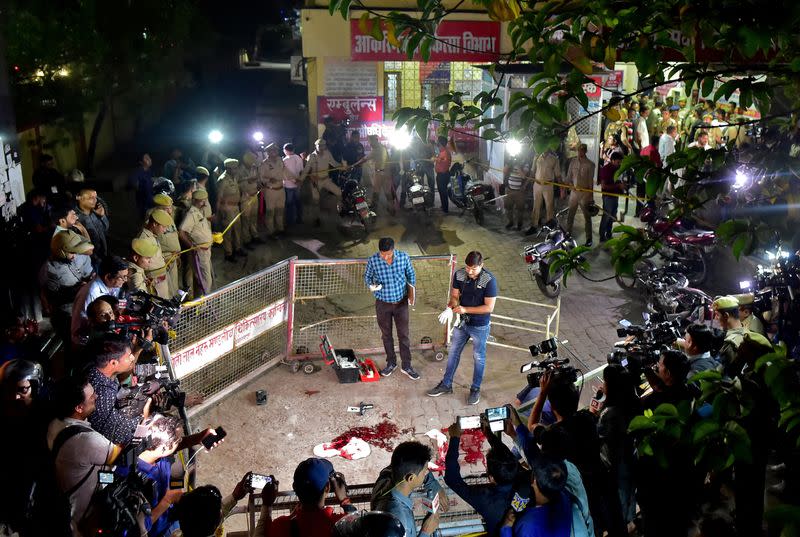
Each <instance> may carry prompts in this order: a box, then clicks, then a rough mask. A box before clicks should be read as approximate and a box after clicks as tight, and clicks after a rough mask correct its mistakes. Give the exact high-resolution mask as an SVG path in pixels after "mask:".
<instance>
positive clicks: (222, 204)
mask: <svg viewBox="0 0 800 537" xmlns="http://www.w3.org/2000/svg"><path fill="white" fill-rule="evenodd" d="M241 201H242V192H241V190H239V181H238V180H237V179H236V176H235V174H234V173H233V172H231V171H230V170H226V171H225V172H223V174H222V175H220V176H219V179H217V212H218V213H219V216H220V225H221V226H222V229H223V230H224V229H226V228H227V227H228V226H229V225H230V223H231V222H233V219H234V218H236V215H237V214H239V203H240V202H241ZM222 246H223V248H224V249H225V255H226V256H230V255H233V252H236V251H238V250H240V249H241V248H242V225H241V222H240V221H239V219H237V220H236V222H235V223H234V224H233V225H232V226H231V228H230V229H229V230H228V232H227V233H226V234H225V238H224V240H223V241H222Z"/></svg>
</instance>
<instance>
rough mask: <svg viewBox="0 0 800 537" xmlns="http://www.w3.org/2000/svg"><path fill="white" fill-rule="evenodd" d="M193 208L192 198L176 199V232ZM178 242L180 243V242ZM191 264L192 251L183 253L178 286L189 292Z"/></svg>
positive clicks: (174, 217)
mask: <svg viewBox="0 0 800 537" xmlns="http://www.w3.org/2000/svg"><path fill="white" fill-rule="evenodd" d="M191 208H192V200H191V198H189V199H186V198H182V199H177V200H175V210H174V211H173V214H172V219H173V220H174V221H175V226H176V232H177V230H178V229H180V227H181V222H183V219H184V218H186V215H187V214H188V213H189V209H191ZM178 244H180V242H179V243H178ZM189 265H191V253H186V254H181V260H180V266H179V267H178V268H179V270H180V272H179V274H178V288H179V289H183V290H184V291H187V292H189V291H190V290H191V289H192V269H191V268H190V267H189Z"/></svg>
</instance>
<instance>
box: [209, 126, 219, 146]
mask: <svg viewBox="0 0 800 537" xmlns="http://www.w3.org/2000/svg"><path fill="white" fill-rule="evenodd" d="M208 141H209V142H211V143H212V144H218V143H220V142H221V141H222V132H220V131H219V130H217V129H214V130H213V131H211V132H209V133H208Z"/></svg>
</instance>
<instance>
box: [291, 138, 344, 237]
mask: <svg viewBox="0 0 800 537" xmlns="http://www.w3.org/2000/svg"><path fill="white" fill-rule="evenodd" d="M339 165H340V164H339V162H337V161H336V159H334V158H333V156H332V155H331V153H330V151H328V144H327V143H326V142H325V140H323V139H322V138H320V139H318V140H317V141H316V142H314V152H313V153H311V154H310V155H309V156H308V161H307V162H306V166H305V168H303V173H301V174H300V181H301V182H303V183H306V180H307V183H306V185H307V188H308V192H309V193H310V195H309V197H310V200H309V202H308V203H303V211H304V212H305V213H306V214H304V215H303V219H304V220H305V221H306V222H312V221H313V222H314V225H315V226H319V225H320V219H319V217H320V209H321V208H320V200H321V198H320V192H322V191H324V190H327V191H328V192H330V193H331V194H334V195H335V196H336V197H338V198H339V199H341V198H342V189H341V188H339V187H338V186H336V185H335V184H334V182H333V181H331V178H330V176H329V175H328V170H329V169H330V168H331V167H338V166H339Z"/></svg>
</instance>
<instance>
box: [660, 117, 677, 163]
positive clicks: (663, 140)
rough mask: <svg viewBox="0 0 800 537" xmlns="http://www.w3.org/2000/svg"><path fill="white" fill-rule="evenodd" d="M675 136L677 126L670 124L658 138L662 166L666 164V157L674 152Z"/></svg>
mask: <svg viewBox="0 0 800 537" xmlns="http://www.w3.org/2000/svg"><path fill="white" fill-rule="evenodd" d="M677 137H678V128H677V127H676V126H675V125H670V126H668V127H667V130H666V132H665V133H664V134H663V135H661V137H660V138H659V139H658V154H659V155H660V156H661V163H662V165H663V166H666V165H667V157H668V156H670V155H671V154H673V153H674V152H675V138H677Z"/></svg>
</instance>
